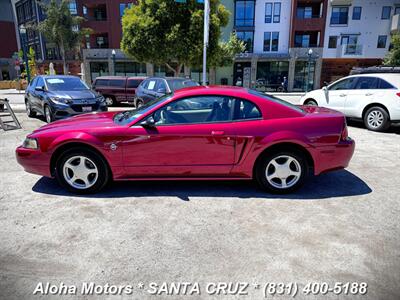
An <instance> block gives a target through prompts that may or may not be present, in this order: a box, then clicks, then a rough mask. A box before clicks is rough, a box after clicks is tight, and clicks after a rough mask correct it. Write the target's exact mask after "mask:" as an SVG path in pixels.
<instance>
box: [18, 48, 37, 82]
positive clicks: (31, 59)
mask: <svg viewBox="0 0 400 300" xmlns="http://www.w3.org/2000/svg"><path fill="white" fill-rule="evenodd" d="M26 55H27V59H28V65H29V75H30V77H31V78H33V77H35V76H36V74H37V66H36V55H35V50H33V48H32V47H29V50H28V52H27V54H26ZM18 57H19V60H21V61H23V64H24V68H25V71H24V72H22V73H21V75H26V70H27V68H26V63H25V60H24V52H23V50H22V49H21V50H20V51H19V52H18Z"/></svg>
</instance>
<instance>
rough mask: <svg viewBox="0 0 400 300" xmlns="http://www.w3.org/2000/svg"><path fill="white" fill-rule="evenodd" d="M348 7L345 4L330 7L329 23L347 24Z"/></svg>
mask: <svg viewBox="0 0 400 300" xmlns="http://www.w3.org/2000/svg"><path fill="white" fill-rule="evenodd" d="M348 15H349V8H348V7H347V6H342V7H338V6H336V7H332V15H331V25H347V19H348Z"/></svg>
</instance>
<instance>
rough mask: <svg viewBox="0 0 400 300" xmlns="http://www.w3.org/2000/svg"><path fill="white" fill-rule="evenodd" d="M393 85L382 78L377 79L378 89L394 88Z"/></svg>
mask: <svg viewBox="0 0 400 300" xmlns="http://www.w3.org/2000/svg"><path fill="white" fill-rule="evenodd" d="M394 88H395V87H394V86H393V85H391V84H390V83H389V82H387V81H386V80H384V79H379V89H394Z"/></svg>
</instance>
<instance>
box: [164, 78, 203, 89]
mask: <svg viewBox="0 0 400 300" xmlns="http://www.w3.org/2000/svg"><path fill="white" fill-rule="evenodd" d="M168 83H169V86H170V88H171V90H172V91H177V90H180V89H183V88H186V87H190V86H198V85H199V84H198V83H197V82H195V81H193V80H182V79H172V80H168Z"/></svg>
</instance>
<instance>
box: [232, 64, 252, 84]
mask: <svg viewBox="0 0 400 300" xmlns="http://www.w3.org/2000/svg"><path fill="white" fill-rule="evenodd" d="M249 68H250V70H251V63H250V62H237V63H235V64H234V66H233V85H236V86H243V85H244V81H245V80H246V82H247V81H250V78H247V77H248V76H249V74H248V70H249Z"/></svg>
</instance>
